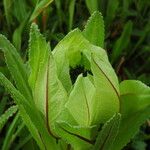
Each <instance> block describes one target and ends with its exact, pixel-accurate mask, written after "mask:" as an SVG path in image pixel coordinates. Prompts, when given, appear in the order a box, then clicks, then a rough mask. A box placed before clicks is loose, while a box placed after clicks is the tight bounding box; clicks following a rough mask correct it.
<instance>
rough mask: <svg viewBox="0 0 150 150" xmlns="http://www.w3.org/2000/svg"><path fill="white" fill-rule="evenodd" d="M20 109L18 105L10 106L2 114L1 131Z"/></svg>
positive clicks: (0, 119)
mask: <svg viewBox="0 0 150 150" xmlns="http://www.w3.org/2000/svg"><path fill="white" fill-rule="evenodd" d="M17 110H18V107H17V106H11V107H9V108H8V109H7V110H6V111H5V112H4V113H3V114H2V115H1V116H0V131H1V130H2V128H3V127H4V125H5V124H6V122H7V120H8V119H9V118H10V117H12V116H13V115H14V114H15V113H16V112H17Z"/></svg>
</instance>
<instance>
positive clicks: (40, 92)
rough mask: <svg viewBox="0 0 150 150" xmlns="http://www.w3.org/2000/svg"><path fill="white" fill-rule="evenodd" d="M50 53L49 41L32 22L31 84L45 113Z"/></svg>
mask: <svg viewBox="0 0 150 150" xmlns="http://www.w3.org/2000/svg"><path fill="white" fill-rule="evenodd" d="M49 53H50V46H49V43H46V39H45V38H44V37H43V36H42V35H41V34H40V32H39V29H38V27H37V25H36V24H32V25H31V31H30V40H29V65H30V68H31V73H30V75H29V85H30V87H31V89H32V93H33V99H34V101H35V104H36V106H37V108H38V109H39V110H40V111H41V112H42V113H43V114H45V112H46V110H45V108H46V107H45V106H46V100H45V99H46V92H45V91H46V82H47V81H46V80H47V79H46V78H47V65H48V59H49Z"/></svg>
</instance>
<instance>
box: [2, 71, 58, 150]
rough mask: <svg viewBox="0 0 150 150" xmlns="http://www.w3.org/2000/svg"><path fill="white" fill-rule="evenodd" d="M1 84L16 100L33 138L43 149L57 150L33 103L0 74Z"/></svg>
mask: <svg viewBox="0 0 150 150" xmlns="http://www.w3.org/2000/svg"><path fill="white" fill-rule="evenodd" d="M0 84H1V85H2V86H4V87H5V88H6V90H7V91H8V92H9V94H10V95H11V97H12V98H13V99H14V100H15V102H16V103H17V105H18V108H19V110H20V114H21V116H22V119H23V120H24V122H25V124H26V126H27V127H28V128H29V131H30V132H31V134H32V136H33V137H34V138H35V140H36V141H37V144H38V145H39V146H40V147H41V149H45V148H44V147H47V148H48V149H49V148H52V149H56V144H55V142H54V139H52V137H51V136H50V135H49V133H48V131H47V128H46V125H45V122H44V119H43V118H42V116H41V115H40V114H39V111H38V110H37V109H36V107H35V106H34V104H33V103H29V102H28V101H27V100H26V99H25V97H24V96H23V95H22V94H21V93H20V92H19V91H18V90H16V89H15V87H14V86H13V85H12V84H11V82H10V81H9V80H8V79H7V78H6V77H5V76H3V74H1V73H0ZM43 141H44V142H43Z"/></svg>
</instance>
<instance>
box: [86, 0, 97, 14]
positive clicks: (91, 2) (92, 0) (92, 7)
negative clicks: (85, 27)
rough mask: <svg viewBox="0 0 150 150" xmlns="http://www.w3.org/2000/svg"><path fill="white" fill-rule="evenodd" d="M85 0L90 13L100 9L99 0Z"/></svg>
mask: <svg viewBox="0 0 150 150" xmlns="http://www.w3.org/2000/svg"><path fill="white" fill-rule="evenodd" d="M85 2H86V6H87V8H88V10H89V12H90V14H92V13H93V12H94V11H97V10H98V0H86V1H85Z"/></svg>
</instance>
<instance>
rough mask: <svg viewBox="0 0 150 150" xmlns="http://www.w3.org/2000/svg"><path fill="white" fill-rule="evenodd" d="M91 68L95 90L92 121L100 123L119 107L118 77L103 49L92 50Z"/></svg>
mask: <svg viewBox="0 0 150 150" xmlns="http://www.w3.org/2000/svg"><path fill="white" fill-rule="evenodd" d="M91 69H92V73H93V76H94V77H93V78H94V85H95V88H96V92H95V95H94V98H93V100H92V102H93V103H92V108H93V110H92V112H93V114H92V118H93V123H94V124H97V123H100V122H101V123H102V122H105V121H106V120H108V119H109V118H111V117H112V116H113V115H114V114H115V113H116V112H118V111H119V109H120V106H119V105H120V104H119V103H120V100H119V99H120V92H119V83H118V78H117V76H116V74H115V71H114V70H113V68H112V66H111V65H110V63H109V61H108V58H107V54H106V52H105V51H104V50H103V49H99V51H94V50H93V51H92V62H91Z"/></svg>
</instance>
